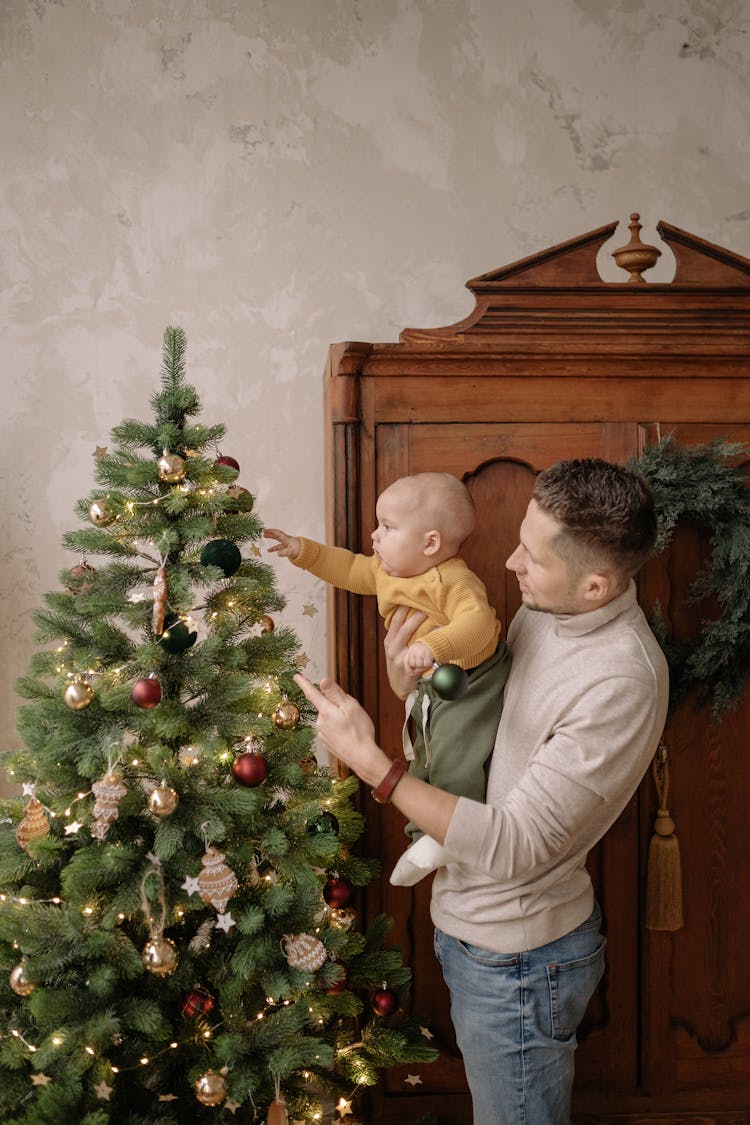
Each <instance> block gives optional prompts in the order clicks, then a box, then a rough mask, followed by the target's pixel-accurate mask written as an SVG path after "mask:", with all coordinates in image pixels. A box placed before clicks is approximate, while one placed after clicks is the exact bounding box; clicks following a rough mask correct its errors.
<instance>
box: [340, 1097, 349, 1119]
mask: <svg viewBox="0 0 750 1125" xmlns="http://www.w3.org/2000/svg"><path fill="white" fill-rule="evenodd" d="M336 1112H337V1113H338V1114H339V1115H340V1117H341V1119H342V1120H343V1119H344V1118H345V1117H347V1116H349V1117H350V1116H351V1112H352V1103H351V1098H339V1104H338V1105H337V1106H336Z"/></svg>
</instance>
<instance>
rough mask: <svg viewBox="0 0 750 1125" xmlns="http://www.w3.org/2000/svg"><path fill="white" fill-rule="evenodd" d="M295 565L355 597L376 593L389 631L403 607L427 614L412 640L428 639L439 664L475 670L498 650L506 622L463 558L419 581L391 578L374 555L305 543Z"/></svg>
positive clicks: (454, 559)
mask: <svg viewBox="0 0 750 1125" xmlns="http://www.w3.org/2000/svg"><path fill="white" fill-rule="evenodd" d="M300 543H301V550H300V553H299V554H298V555H297V558H296V559H293V560H292V561H293V562H294V565H295V566H298V567H300V568H301V569H302V570H309V571H310V573H311V574H315V575H316V576H317V577H318V578H322V579H323V581H324V582H328V583H329V584H330V585H331V586H336V587H338V588H339V589H342V590H349V591H350V593H352V594H375V595H376V596H377V599H378V611H379V612H380V615H381V616H382V617H383V619H384V621H385V625H386V628H388V626H389V625H390V623H391V618H392V617H393V614H394V612H395V610H396V608H397V607H398V606H400V605H405V606H409V607H410V608H411V609H414V610H424V612H425V613H426V614H427V619H426V620H425V621H424V622H423V624H422V625H420V626H419V628H418V629H417V630H416V631H415V633H414V635H413V636H412V638H411V641H412V642H414V641H422V642H423V643H424V644H426V645H427V647H428V648H429V649H430V651H431V652H432V655H433V657H434V658H435V660H436V661H437V663H438V664H446V663H451V664H458V665H459V666H460V667H461V668H475V667H476V666H477V665H478V664H481V663H482V661H484V660H487V659H488V658H489V657H490V656H492V654H493V653H494V651H495V649H496V648H497V641H498V636H499V634H500V622H499V621H498V620H497V616H496V615H495V611H494V609H493V608H492V606H491V605H490V604H489V602H488V601H487V591H486V590H485V588H484V583H483V582H482V581H481V580H480V579H479V578H478V577H477V576H476V574H474V572H473V571H471V570H469V568H468V566H467V565H466V563H465V562H464V561H463V559H458V558H453V559H448V560H446V562H443V563H440V564H439V565H438V566H434V567H431V569H430V570H428V571H426V572H425V573H424V574H418V575H416V576H415V577H413V578H394V577H393V576H392V575H390V574H386V573H385V571H384V570H383V568H382V566H381V565H380V561H379V560H378V559H377V558H375V556H374V555H358V554H355V553H354V552H353V551H347V550H346V549H345V548H344V547H328V546H326V545H325V544H323V543H316V542H315V541H314V540H312V539H300Z"/></svg>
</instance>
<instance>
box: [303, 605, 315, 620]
mask: <svg viewBox="0 0 750 1125" xmlns="http://www.w3.org/2000/svg"><path fill="white" fill-rule="evenodd" d="M317 612H318V607H317V606H316V605H315V604H314V603H313V602H308V603H307V604H306V605H303V607H302V616H303V617H315V614H316V613H317Z"/></svg>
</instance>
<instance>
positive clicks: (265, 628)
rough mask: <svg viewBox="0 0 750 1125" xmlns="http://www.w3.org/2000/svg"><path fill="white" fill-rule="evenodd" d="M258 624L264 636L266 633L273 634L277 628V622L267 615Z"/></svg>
mask: <svg viewBox="0 0 750 1125" xmlns="http://www.w3.org/2000/svg"><path fill="white" fill-rule="evenodd" d="M258 624H259V625H260V631H261V633H262V634H263V635H264V636H265V635H266V633H273V631H274V629H275V628H276V622H275V621H274V619H273V618H272V617H270V616H269V614H267V613H264V614H263V616H262V617H261V619H260V621H259V622H258Z"/></svg>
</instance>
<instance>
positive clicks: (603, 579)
mask: <svg viewBox="0 0 750 1125" xmlns="http://www.w3.org/2000/svg"><path fill="white" fill-rule="evenodd" d="M613 589H614V586H613V582H612V577H611V575H609V574H602V573H601V571H597V570H594V571H592V572H591V573H590V574H589V575H588V576H587V577H586V584H585V586H584V591H583V596H584V598H586V600H587V601H590V602H599V603H600V604H603V603H604V602H606V601H607V600H608V598H609V597H610V595H611V593H612V590H613Z"/></svg>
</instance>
